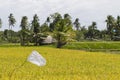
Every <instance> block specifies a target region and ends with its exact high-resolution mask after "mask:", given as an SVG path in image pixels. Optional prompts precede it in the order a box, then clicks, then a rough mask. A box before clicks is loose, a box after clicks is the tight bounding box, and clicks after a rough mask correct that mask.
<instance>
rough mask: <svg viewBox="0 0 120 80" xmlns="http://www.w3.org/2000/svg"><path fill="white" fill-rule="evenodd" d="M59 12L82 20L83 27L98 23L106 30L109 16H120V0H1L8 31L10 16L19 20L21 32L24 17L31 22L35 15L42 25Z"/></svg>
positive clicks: (2, 14)
mask: <svg viewBox="0 0 120 80" xmlns="http://www.w3.org/2000/svg"><path fill="white" fill-rule="evenodd" d="M55 12H59V13H61V14H62V15H63V14H65V13H69V14H70V15H71V16H72V20H73V21H74V19H75V18H79V19H80V23H81V25H82V26H84V25H85V26H86V27H87V26H88V25H90V24H91V22H92V21H96V22H97V24H98V28H99V29H105V25H106V24H105V19H106V16H107V15H113V16H114V17H116V16H118V15H120V0H73V1H72V0H0V18H2V21H3V27H2V30H3V29H8V16H9V14H10V13H13V14H14V17H15V18H16V20H17V23H16V26H15V27H14V28H13V29H14V30H19V25H20V20H21V17H22V16H28V18H29V20H30V21H31V20H32V17H33V15H34V14H35V13H37V14H38V16H39V18H40V23H41V24H42V23H43V22H44V21H45V20H46V17H48V16H49V15H50V14H52V13H55Z"/></svg>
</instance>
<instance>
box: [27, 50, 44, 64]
mask: <svg viewBox="0 0 120 80" xmlns="http://www.w3.org/2000/svg"><path fill="white" fill-rule="evenodd" d="M27 61H29V62H31V63H33V64H36V65H37V66H44V65H46V60H45V59H44V58H43V57H42V56H41V55H40V54H39V52H37V51H32V53H31V54H30V55H29V56H28V59H27Z"/></svg>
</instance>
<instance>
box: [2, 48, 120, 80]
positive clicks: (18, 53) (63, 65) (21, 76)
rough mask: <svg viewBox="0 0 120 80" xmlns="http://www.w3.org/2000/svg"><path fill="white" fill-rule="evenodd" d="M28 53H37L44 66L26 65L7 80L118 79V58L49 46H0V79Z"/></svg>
mask: <svg viewBox="0 0 120 80" xmlns="http://www.w3.org/2000/svg"><path fill="white" fill-rule="evenodd" d="M32 50H37V51H38V52H40V53H41V54H42V55H43V56H44V57H45V58H46V60H47V65H46V66H44V67H38V66H36V65H34V64H31V63H29V62H26V64H25V65H24V66H23V67H21V68H20V69H18V70H17V71H15V73H14V74H13V75H12V78H11V80H119V79H120V55H119V54H106V53H103V52H86V51H79V50H68V49H56V48H50V47H20V46H19V47H0V80H9V75H10V73H11V71H12V70H13V69H14V68H17V67H18V66H20V65H21V64H22V63H23V62H24V60H25V59H26V58H27V56H28V55H29V54H30V53H31V51H32Z"/></svg>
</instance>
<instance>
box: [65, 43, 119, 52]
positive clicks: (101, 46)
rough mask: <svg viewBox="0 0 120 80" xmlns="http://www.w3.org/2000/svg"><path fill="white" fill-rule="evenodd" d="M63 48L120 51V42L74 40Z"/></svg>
mask: <svg viewBox="0 0 120 80" xmlns="http://www.w3.org/2000/svg"><path fill="white" fill-rule="evenodd" d="M63 48H67V49H77V50H89V51H120V42H73V43H68V44H67V45H65V46H64V47H63Z"/></svg>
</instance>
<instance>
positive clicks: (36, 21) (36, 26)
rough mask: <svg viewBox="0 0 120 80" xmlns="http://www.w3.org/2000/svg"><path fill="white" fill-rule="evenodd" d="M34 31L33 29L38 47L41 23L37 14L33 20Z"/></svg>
mask: <svg viewBox="0 0 120 80" xmlns="http://www.w3.org/2000/svg"><path fill="white" fill-rule="evenodd" d="M32 29H33V33H34V40H35V45H38V42H39V40H38V38H39V36H38V33H39V32H40V23H39V18H38V16H37V14H35V15H34V16H33V20H32Z"/></svg>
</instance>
